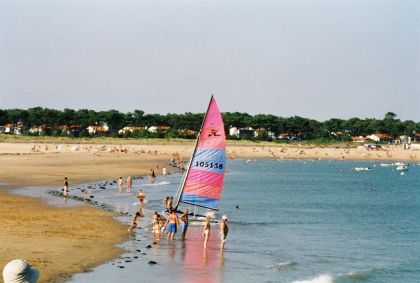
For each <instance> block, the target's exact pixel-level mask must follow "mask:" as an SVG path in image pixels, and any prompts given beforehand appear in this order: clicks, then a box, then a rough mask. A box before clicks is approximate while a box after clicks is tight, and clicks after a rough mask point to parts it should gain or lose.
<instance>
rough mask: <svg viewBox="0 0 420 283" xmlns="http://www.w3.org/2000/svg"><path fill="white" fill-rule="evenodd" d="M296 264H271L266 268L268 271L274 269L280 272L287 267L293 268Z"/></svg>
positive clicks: (290, 262)
mask: <svg viewBox="0 0 420 283" xmlns="http://www.w3.org/2000/svg"><path fill="white" fill-rule="evenodd" d="M296 264H297V263H296V262H294V261H286V262H281V263H278V264H273V265H270V266H267V268H268V269H276V270H281V269H285V268H288V267H292V266H295V265H296Z"/></svg>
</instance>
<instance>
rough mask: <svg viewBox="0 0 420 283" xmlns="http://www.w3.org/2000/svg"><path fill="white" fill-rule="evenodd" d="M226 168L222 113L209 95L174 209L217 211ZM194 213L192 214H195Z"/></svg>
mask: <svg viewBox="0 0 420 283" xmlns="http://www.w3.org/2000/svg"><path fill="white" fill-rule="evenodd" d="M225 167H226V135H225V128H224V124H223V119H222V114H221V113H220V110H219V107H218V106H217V102H216V100H215V99H214V97H213V96H212V97H211V98H210V103H209V106H208V109H207V112H206V114H205V116H204V120H203V122H202V125H201V128H200V131H199V133H198V137H197V140H196V143H195V147H194V151H193V154H192V156H191V158H190V162H189V165H188V167H187V170H186V173H185V175H184V178H183V180H182V182H181V186H180V188H179V190H178V193H177V197H176V201H175V203H174V207H175V209H176V210H178V207H179V206H180V204H181V203H183V204H186V205H192V206H193V207H194V208H195V209H194V211H196V209H197V207H198V208H204V209H206V210H207V211H217V210H219V201H220V198H221V194H222V187H223V180H224V175H225ZM195 214H196V213H194V215H195Z"/></svg>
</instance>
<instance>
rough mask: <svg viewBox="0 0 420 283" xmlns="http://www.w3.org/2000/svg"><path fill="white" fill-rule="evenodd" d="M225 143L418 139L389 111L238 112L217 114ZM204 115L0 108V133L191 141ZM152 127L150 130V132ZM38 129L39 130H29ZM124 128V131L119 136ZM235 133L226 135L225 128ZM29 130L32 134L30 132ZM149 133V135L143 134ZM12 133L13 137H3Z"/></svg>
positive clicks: (419, 126)
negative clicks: (376, 115) (369, 114)
mask: <svg viewBox="0 0 420 283" xmlns="http://www.w3.org/2000/svg"><path fill="white" fill-rule="evenodd" d="M222 115H223V119H224V122H225V126H226V133H227V137H228V138H229V139H249V140H264V141H271V140H274V141H277V142H288V141H293V140H312V141H313V140H318V141H337V140H340V141H351V137H352V136H366V135H370V134H373V133H382V134H388V135H390V136H391V137H392V138H397V137H399V136H403V135H404V136H407V137H410V138H411V139H413V140H415V138H416V136H417V139H418V138H419V134H420V122H415V121H411V120H407V121H401V120H400V119H398V117H397V115H396V114H395V113H393V112H388V113H386V114H385V115H384V118H383V119H373V118H365V119H360V118H350V119H348V120H343V119H335V118H332V119H329V120H326V121H323V122H320V121H316V120H313V119H308V118H303V117H299V116H293V117H279V116H275V115H270V114H258V115H254V116H252V115H249V114H247V113H239V112H234V113H232V112H225V113H223V114H222ZM203 116H204V113H184V114H166V115H161V114H145V113H144V111H142V110H135V111H133V112H128V113H122V112H120V111H117V110H108V111H94V110H88V109H80V110H73V109H64V110H55V109H49V108H42V107H35V108H29V109H26V110H24V109H0V129H1V130H2V131H0V132H2V133H7V129H6V128H7V127H9V128H10V127H13V128H16V127H19V130H20V132H19V134H22V135H46V136H72V137H89V136H111V137H120V138H127V137H139V138H195V136H196V133H197V131H198V130H199V129H200V126H201V123H202V119H203ZM105 125H106V126H107V127H106V131H105V130H103V131H97V132H96V133H94V134H92V133H90V132H89V130H88V127H89V126H98V127H102V126H105ZM152 126H155V129H156V130H154V131H150V127H152ZM34 127H38V128H40V129H42V130H36V131H34V130H33V128H34ZM124 127H131V128H130V130H128V129H127V130H126V131H121V129H123V128H124ZM232 127H235V128H237V129H239V130H240V131H238V132H237V134H236V135H233V136H230V135H229V129H230V128H232ZM31 129H32V130H31ZM148 129H149V130H148ZM9 133H13V132H9Z"/></svg>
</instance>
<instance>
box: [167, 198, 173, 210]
mask: <svg viewBox="0 0 420 283" xmlns="http://www.w3.org/2000/svg"><path fill="white" fill-rule="evenodd" d="M173 203H174V197H169V199H168V201H167V202H166V211H168V212H169V213H171V212H172V210H174V208H173V207H172V205H173Z"/></svg>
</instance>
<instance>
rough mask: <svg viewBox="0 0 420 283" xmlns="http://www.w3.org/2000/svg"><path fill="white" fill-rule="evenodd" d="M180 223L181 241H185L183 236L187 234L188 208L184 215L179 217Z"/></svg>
mask: <svg viewBox="0 0 420 283" xmlns="http://www.w3.org/2000/svg"><path fill="white" fill-rule="evenodd" d="M181 221H182V230H181V231H182V234H181V239H182V240H183V241H184V240H185V235H186V234H187V229H188V208H186V209H185V210H184V214H182V215H181Z"/></svg>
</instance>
